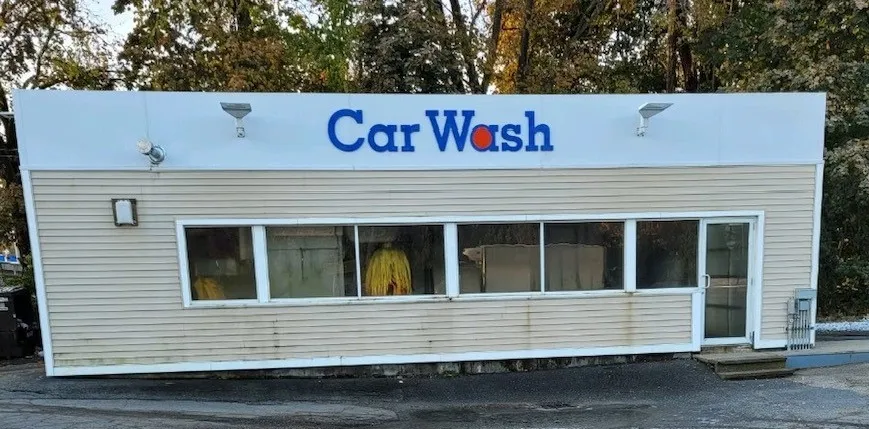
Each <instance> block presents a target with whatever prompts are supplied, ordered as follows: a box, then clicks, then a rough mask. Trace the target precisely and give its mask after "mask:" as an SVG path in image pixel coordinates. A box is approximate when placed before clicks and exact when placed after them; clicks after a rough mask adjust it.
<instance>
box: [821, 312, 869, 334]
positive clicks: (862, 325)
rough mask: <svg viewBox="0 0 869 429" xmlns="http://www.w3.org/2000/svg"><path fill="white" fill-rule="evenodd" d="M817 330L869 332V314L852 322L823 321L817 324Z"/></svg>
mask: <svg viewBox="0 0 869 429" xmlns="http://www.w3.org/2000/svg"><path fill="white" fill-rule="evenodd" d="M816 329H817V332H819V333H821V332H866V333H867V334H869V316H867V317H865V318H863V319H862V320H855V321H850V322H847V321H846V322H821V323H818V324H817V325H816Z"/></svg>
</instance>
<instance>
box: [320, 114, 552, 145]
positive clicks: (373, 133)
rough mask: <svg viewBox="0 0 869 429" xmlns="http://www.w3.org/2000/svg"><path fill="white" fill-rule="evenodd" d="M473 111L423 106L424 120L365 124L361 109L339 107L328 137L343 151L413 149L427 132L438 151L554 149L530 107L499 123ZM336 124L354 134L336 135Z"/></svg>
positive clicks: (546, 130) (545, 129)
mask: <svg viewBox="0 0 869 429" xmlns="http://www.w3.org/2000/svg"><path fill="white" fill-rule="evenodd" d="M475 114H476V111H474V110H462V111H458V110H426V111H425V116H426V117H427V118H428V123H426V122H425V121H422V123H415V124H382V123H376V124H371V125H368V124H366V123H365V113H364V112H363V111H362V110H353V109H341V110H338V111H336V112H335V113H333V114H332V116H331V117H330V118H329V141H331V142H332V145H334V146H335V147H336V148H338V149H339V150H341V151H344V152H355V151H357V150H360V149H362V148H363V147H364V146H366V144H367V146H368V148H370V149H371V150H373V151H374V152H383V153H386V152H415V151H416V139H415V137H416V136H418V135H419V134H420V133H431V136H432V138H433V140H434V142H435V143H436V144H437V147H438V149H440V151H441V152H447V151H456V152H463V151H464V150H465V148H467V147H468V146H470V147H472V148H473V149H474V150H476V151H478V152H520V151H526V152H552V151H553V150H554V147H553V145H552V132H551V130H550V128H549V125H547V124H545V123H538V122H537V118H536V117H535V113H534V111H530V110H529V111H525V113H524V118H522V120H521V121H517V122H512V123H500V124H481V123H479V121H475V120H474V115H475ZM514 121H515V120H514ZM339 124H340V126H341V127H348V128H350V127H352V130H353V131H352V133H353V134H352V135H353V136H355V138H354V137H351V138H344V139H341V138H339V136H338V132H337V128H338V127H339ZM423 124H425V125H426V126H424V125H423ZM363 150H364V149H363Z"/></svg>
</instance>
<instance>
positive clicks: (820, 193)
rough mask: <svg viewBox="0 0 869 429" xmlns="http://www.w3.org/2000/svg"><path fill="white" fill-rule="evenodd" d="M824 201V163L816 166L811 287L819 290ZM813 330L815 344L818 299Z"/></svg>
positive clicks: (811, 333)
mask: <svg viewBox="0 0 869 429" xmlns="http://www.w3.org/2000/svg"><path fill="white" fill-rule="evenodd" d="M823 199H824V163H823V162H822V163H819V164H818V165H817V166H815V201H814V203H815V204H814V207H813V211H812V273H811V277H810V281H811V284H810V287H811V288H812V289H815V290H818V273H819V271H820V263H821V262H820V257H821V207H822V206H823ZM811 317H812V321H811V322H812V330H811V331H810V333H809V336H810V340H809V342H810V343H811V344H812V345H814V344H815V328H814V327H815V324H816V323H817V320H818V298H817V297H816V298H815V299H814V300H813V301H812V316H811Z"/></svg>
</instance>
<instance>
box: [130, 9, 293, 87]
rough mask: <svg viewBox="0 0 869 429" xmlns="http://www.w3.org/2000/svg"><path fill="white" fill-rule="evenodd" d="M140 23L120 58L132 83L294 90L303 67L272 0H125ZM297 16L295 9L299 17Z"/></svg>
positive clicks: (146, 85) (136, 21)
mask: <svg viewBox="0 0 869 429" xmlns="http://www.w3.org/2000/svg"><path fill="white" fill-rule="evenodd" d="M127 10H131V11H132V12H133V14H134V17H135V26H134V28H133V30H132V32H131V33H130V35H129V36H128V37H127V40H126V43H125V44H124V47H123V50H122V51H121V53H120V55H119V59H120V60H121V61H122V62H123V63H124V64H125V65H126V66H127V72H126V79H127V84H128V87H129V88H131V89H133V88H137V89H147V90H162V91H292V90H295V89H296V88H298V87H299V86H300V83H301V70H300V67H299V66H298V64H297V63H296V61H294V60H295V59H298V57H299V55H298V53H297V52H291V51H290V50H289V49H288V47H287V45H286V44H285V41H284V31H283V28H282V26H281V22H282V21H281V19H280V17H279V16H278V14H279V13H280V11H279V10H278V9H277V8H276V7H275V5H274V2H271V1H269V0H229V1H226V0H206V1H196V2H187V1H173V0H117V1H116V2H115V4H114V11H115V12H116V13H122V12H124V11H127ZM293 18H294V17H292V16H289V17H287V19H288V21H292V19H293Z"/></svg>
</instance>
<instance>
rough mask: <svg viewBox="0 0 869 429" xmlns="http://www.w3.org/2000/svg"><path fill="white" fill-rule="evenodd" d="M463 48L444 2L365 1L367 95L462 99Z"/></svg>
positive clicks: (362, 70)
mask: <svg viewBox="0 0 869 429" xmlns="http://www.w3.org/2000/svg"><path fill="white" fill-rule="evenodd" d="M459 46H460V44H459V43H457V42H456V41H455V39H454V38H452V37H451V32H450V29H449V27H448V26H447V23H446V20H445V19H444V13H443V9H442V5H441V4H440V2H433V1H429V0H405V1H397V2H393V1H387V0H365V1H364V2H363V3H362V18H361V22H360V27H359V45H358V52H357V56H358V57H357V58H358V61H357V63H356V65H357V67H358V70H357V73H358V74H357V76H358V85H359V89H360V90H361V91H362V92H379V93H428V94H431V93H435V94H436V93H462V92H465V84H464V82H463V81H462V74H461V71H462V70H463V66H462V59H461V55H460V54H457V52H458V51H459V50H460V47H459Z"/></svg>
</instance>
